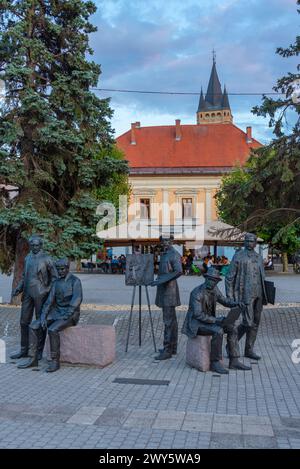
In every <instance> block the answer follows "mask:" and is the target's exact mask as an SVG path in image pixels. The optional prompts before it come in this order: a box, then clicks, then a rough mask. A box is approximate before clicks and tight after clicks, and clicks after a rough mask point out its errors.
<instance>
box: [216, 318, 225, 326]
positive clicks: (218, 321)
mask: <svg viewBox="0 0 300 469" xmlns="http://www.w3.org/2000/svg"><path fill="white" fill-rule="evenodd" d="M225 317H226V316H218V317H217V318H216V323H217V324H218V325H220V326H222V322H223V321H224V319H225Z"/></svg>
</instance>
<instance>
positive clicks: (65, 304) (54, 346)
mask: <svg viewBox="0 0 300 469" xmlns="http://www.w3.org/2000/svg"><path fill="white" fill-rule="evenodd" d="M55 267H56V270H57V273H58V279H57V280H55V281H54V283H53V285H52V288H51V290H50V293H49V295H48V298H47V299H46V301H45V303H44V305H43V308H42V311H41V316H40V318H39V319H37V320H36V321H33V322H32V323H31V324H30V339H31V340H30V347H29V358H28V359H27V360H26V361H25V362H23V363H20V364H19V365H18V368H29V367H33V366H38V360H39V355H38V344H39V338H40V336H41V335H42V334H43V331H46V330H48V334H49V341H50V352H51V361H50V364H49V366H48V368H47V369H46V371H47V372H53V371H56V370H58V369H59V366H60V365H59V358H60V338H59V332H60V331H62V330H64V329H66V328H67V327H70V326H75V325H76V324H77V323H78V321H79V316H80V304H81V302H82V287H81V281H80V280H79V278H77V277H75V275H73V274H71V273H69V261H68V259H59V260H58V261H56V262H55Z"/></svg>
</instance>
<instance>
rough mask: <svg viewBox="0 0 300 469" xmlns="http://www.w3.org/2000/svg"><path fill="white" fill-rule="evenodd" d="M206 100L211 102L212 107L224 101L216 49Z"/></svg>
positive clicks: (218, 105) (216, 106)
mask: <svg viewBox="0 0 300 469" xmlns="http://www.w3.org/2000/svg"><path fill="white" fill-rule="evenodd" d="M205 101H206V102H207V103H209V104H210V107H213V108H218V107H220V106H221V102H222V89H221V83H220V80H219V77H218V73H217V67H216V56H215V51H213V65H212V69H211V73H210V78H209V82H208V87H207V92H206V96H205Z"/></svg>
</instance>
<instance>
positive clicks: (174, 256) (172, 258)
mask: <svg viewBox="0 0 300 469" xmlns="http://www.w3.org/2000/svg"><path fill="white" fill-rule="evenodd" d="M172 242H173V237H169V238H167V237H164V236H160V245H161V255H160V263H159V270H158V276H157V279H156V280H155V281H154V282H152V283H151V285H152V286H155V285H157V293H156V299H155V304H156V306H158V307H159V308H162V311H163V322H164V344H163V346H164V348H163V349H161V350H160V353H159V355H157V356H156V357H155V359H156V360H167V359H168V358H171V357H172V354H173V355H175V354H176V353H177V341H178V323H177V317H176V309H175V308H176V306H180V304H181V303H180V296H179V289H178V284H177V281H176V279H177V278H178V277H180V275H182V264H181V256H180V254H179V253H178V252H177V251H176V249H175V248H174V247H173V246H172Z"/></svg>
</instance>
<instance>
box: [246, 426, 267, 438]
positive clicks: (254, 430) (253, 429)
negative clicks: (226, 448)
mask: <svg viewBox="0 0 300 469" xmlns="http://www.w3.org/2000/svg"><path fill="white" fill-rule="evenodd" d="M243 434H244V435H256V436H274V432H273V428H272V426H271V425H248V424H247V425H244V424H243Z"/></svg>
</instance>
